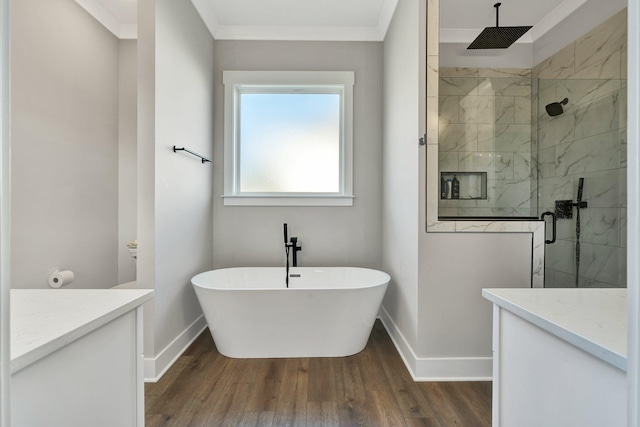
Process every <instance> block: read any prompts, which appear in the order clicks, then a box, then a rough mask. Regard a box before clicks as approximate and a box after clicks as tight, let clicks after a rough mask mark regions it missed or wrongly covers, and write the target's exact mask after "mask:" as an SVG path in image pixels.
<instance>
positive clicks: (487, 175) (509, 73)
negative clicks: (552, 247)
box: [438, 68, 538, 220]
mask: <svg viewBox="0 0 640 427" xmlns="http://www.w3.org/2000/svg"><path fill="white" fill-rule="evenodd" d="M532 89H533V84H532V78H531V70H530V69H493V68H440V81H439V97H440V99H439V142H438V146H439V156H438V163H439V178H440V187H441V189H440V200H439V205H438V216H439V218H440V219H443V220H447V219H455V220H461V219H478V218H482V219H522V218H525V219H532V218H536V217H537V213H538V208H537V205H536V203H537V198H536V193H537V183H536V174H537V172H536V169H535V164H534V162H532V157H533V155H535V150H534V144H533V138H532V121H533V119H534V115H533V114H532V110H533V109H532V105H533V104H532V102H531V101H532ZM449 180H451V181H452V183H453V182H455V181H457V182H458V185H459V198H455V195H456V194H455V193H456V192H455V191H453V192H452V191H451V190H447V189H448V188H450V186H451V185H452V183H448V181H449ZM452 193H453V194H452ZM452 195H453V196H454V197H452Z"/></svg>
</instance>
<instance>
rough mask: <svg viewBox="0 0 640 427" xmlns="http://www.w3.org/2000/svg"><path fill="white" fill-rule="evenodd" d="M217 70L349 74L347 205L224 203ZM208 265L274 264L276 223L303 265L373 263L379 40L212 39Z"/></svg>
mask: <svg viewBox="0 0 640 427" xmlns="http://www.w3.org/2000/svg"><path fill="white" fill-rule="evenodd" d="M223 70H275V71H278V70H287V71H306V70H313V71H355V86H354V178H353V179H354V194H355V196H356V198H355V201H354V205H353V207H244V206H243V207H234V206H224V205H223V201H222V198H221V196H222V194H223V145H224V144H223V85H222V71H223ZM214 93H215V100H216V104H215V105H216V108H215V120H214V128H215V149H214V174H215V178H214V216H213V218H214V236H215V239H214V264H215V266H216V268H220V267H228V266H280V265H284V262H285V256H284V248H283V242H282V224H283V223H285V222H286V223H288V224H289V233H290V235H293V236H297V237H299V238H300V240H301V242H302V247H303V250H302V252H300V253H299V262H300V264H299V265H301V266H343V265H351V266H360V267H379V263H380V257H381V247H380V246H381V225H382V224H381V206H382V205H381V203H382V196H381V189H382V171H381V166H382V157H381V156H382V43H373V42H362V43H360V42H252V41H216V50H215V91H214Z"/></svg>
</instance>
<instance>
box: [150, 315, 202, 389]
mask: <svg viewBox="0 0 640 427" xmlns="http://www.w3.org/2000/svg"><path fill="white" fill-rule="evenodd" d="M206 327H207V321H206V320H205V318H204V315H200V317H198V318H197V319H196V320H195V321H194V322H193V323H192V324H191V325H189V326H188V327H187V329H185V330H184V331H183V332H182V333H181V334H180V335H178V336H177V337H176V338H175V339H174V340H173V341H171V343H169V345H168V346H166V347H165V348H164V349H163V350H162V351H161V352H160V353H159V354H158V355H157V356H156V357H153V358H146V357H145V358H144V382H147V383H155V382H156V381H158V380H159V379H160V378H162V376H163V375H164V373H165V372H167V370H168V369H169V368H170V367H171V365H173V364H174V363H175V361H176V360H178V357H180V355H182V353H184V351H185V350H186V349H187V348H189V346H190V345H191V344H192V343H193V342H194V341H195V339H196V338H198V336H200V334H201V333H202V332H203V331H204V330H205V328H206Z"/></svg>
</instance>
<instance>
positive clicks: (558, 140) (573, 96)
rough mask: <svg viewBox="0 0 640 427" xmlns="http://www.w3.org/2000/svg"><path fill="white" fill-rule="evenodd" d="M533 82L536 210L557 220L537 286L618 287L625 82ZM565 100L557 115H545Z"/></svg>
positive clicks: (622, 280) (622, 272) (622, 254)
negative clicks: (553, 216)
mask: <svg viewBox="0 0 640 427" xmlns="http://www.w3.org/2000/svg"><path fill="white" fill-rule="evenodd" d="M533 86H534V87H535V86H537V90H536V91H535V93H536V97H537V102H535V101H536V100H535V99H534V104H535V105H537V114H536V116H535V118H534V126H535V128H536V135H535V139H534V141H533V145H534V147H535V148H536V163H537V175H538V176H537V185H538V192H537V197H538V206H539V208H538V213H539V214H542V213H543V212H547V211H548V212H553V213H554V214H555V216H556V218H557V233H556V241H555V243H553V244H548V245H547V247H546V251H545V287H625V286H626V213H627V209H626V206H627V205H626V202H627V199H626V151H627V150H626V128H627V114H626V106H627V102H626V90H627V87H626V81H625V80H620V79H564V80H563V79H553V80H544V79H540V80H536V81H534V84H533ZM534 98H535V97H534ZM565 99H566V100H567V101H566V104H564V105H562V112H561V113H559V114H556V115H551V114H549V111H548V110H549V109H551V110H552V111H551V113H555V112H557V110H554V108H556V107H555V106H554V103H558V102H562V101H564V100H565ZM548 106H550V107H548Z"/></svg>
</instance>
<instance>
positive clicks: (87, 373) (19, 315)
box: [11, 290, 152, 427]
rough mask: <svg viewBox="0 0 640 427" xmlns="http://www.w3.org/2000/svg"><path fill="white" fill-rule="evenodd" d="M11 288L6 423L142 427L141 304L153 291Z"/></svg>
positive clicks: (54, 426) (25, 426) (38, 426)
mask: <svg viewBox="0 0 640 427" xmlns="http://www.w3.org/2000/svg"><path fill="white" fill-rule="evenodd" d="M13 292H14V291H12V298H11V304H12V325H11V326H12V328H11V329H12V375H11V388H12V389H11V420H12V425H15V426H20V427H31V426H33V427H42V426H49V427H58V426H59V427H76V426H77V427H86V426H92V427H101V426H104V427H113V426H118V427H129V426H131V427H134V426H135V427H141V426H144V380H143V360H142V357H143V355H142V349H143V341H142V306H141V304H143V303H144V302H145V301H147V300H148V299H150V298H151V295H152V291H141V290H122V291H120V290H100V291H94V290H91V291H89V290H73V291H68V290H55V291H48V290H47V291H19V293H20V294H19V295H18V294H15V295H14V294H13ZM25 292H26V294H25ZM114 292H115V293H117V295H114V294H113V293H114ZM21 304H23V305H24V306H23V307H17V306H19V305H21ZM43 306H44V308H43ZM14 307H15V308H14ZM38 307H39V308H38ZM14 311H15V312H16V315H15V316H14V313H13V312H14ZM14 343H15V345H14ZM14 347H15V351H14Z"/></svg>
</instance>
